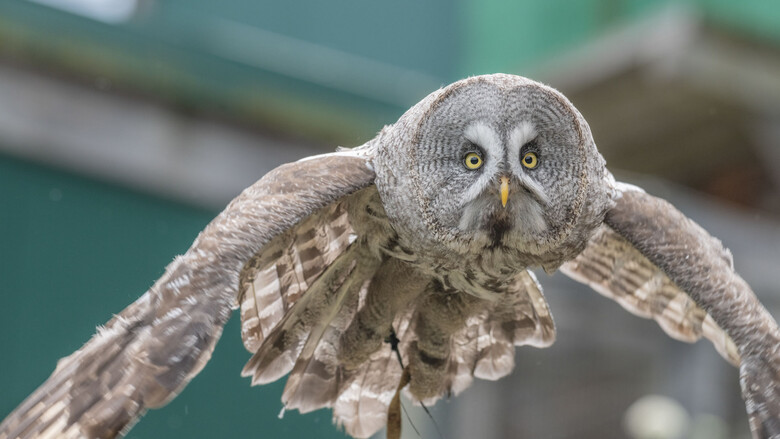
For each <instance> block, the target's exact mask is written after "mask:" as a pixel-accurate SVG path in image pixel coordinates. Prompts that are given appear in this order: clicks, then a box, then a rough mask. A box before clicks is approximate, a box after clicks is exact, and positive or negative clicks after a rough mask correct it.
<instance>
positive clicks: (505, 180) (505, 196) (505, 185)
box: [501, 177, 509, 207]
mask: <svg viewBox="0 0 780 439" xmlns="http://www.w3.org/2000/svg"><path fill="white" fill-rule="evenodd" d="M508 200H509V177H501V205H502V206H504V207H506V202H507V201H508Z"/></svg>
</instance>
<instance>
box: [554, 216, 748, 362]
mask: <svg viewBox="0 0 780 439" xmlns="http://www.w3.org/2000/svg"><path fill="white" fill-rule="evenodd" d="M561 271H562V272H563V273H565V274H566V275H567V276H569V277H571V278H573V279H575V280H577V281H579V282H582V283H584V284H587V285H589V286H590V287H591V288H593V289H594V290H595V291H597V292H599V293H601V294H602V295H604V296H606V297H608V298H610V299H613V300H615V301H616V302H618V303H619V304H620V305H621V306H622V307H623V308H625V309H626V310H628V311H629V312H631V313H633V314H635V315H637V316H640V317H644V318H652V319H654V320H655V321H656V322H658V324H659V326H661V329H663V330H664V332H666V333H667V334H668V335H669V336H670V337H672V338H675V339H677V340H680V341H685V342H688V343H693V342H695V341H697V340H699V339H700V338H701V337H702V336H704V337H705V338H707V339H709V340H710V341H711V342H712V344H713V345H714V346H715V349H716V350H717V351H718V353H720V355H721V356H723V358H725V359H726V360H727V361H729V362H731V363H732V364H734V365H737V366H738V365H739V361H740V360H739V354H738V352H737V348H736V346H735V345H734V342H733V341H732V340H731V338H730V337H729V336H728V335H727V334H726V333H725V332H724V331H723V330H722V329H720V328H719V327H718V325H717V324H716V323H715V321H714V320H712V317H710V316H709V315H708V314H707V313H706V312H705V311H704V310H703V309H701V307H699V306H697V305H696V303H695V302H694V301H693V299H691V297H690V296H689V295H688V294H686V293H685V292H684V291H682V290H681V289H680V288H679V287H677V285H675V284H674V282H672V281H671V279H669V277H668V276H667V275H666V274H664V272H663V271H661V269H659V268H658V267H656V266H655V265H654V264H653V263H651V262H650V261H649V260H648V259H647V258H646V257H644V256H643V255H642V254H641V253H639V251H638V250H637V249H636V248H635V247H634V246H633V245H631V244H630V243H629V242H628V241H627V240H626V239H625V238H623V237H622V236H620V235H619V234H617V233H616V232H615V231H614V230H612V228H610V227H609V226H606V225H602V226H601V227H600V228H599V229H598V231H597V232H596V234H595V235H594V236H593V238H591V240H590V242H589V243H588V246H587V247H586V248H585V250H584V251H583V252H582V253H581V254H580V255H579V256H578V257H577V258H575V259H573V260H572V261H569V262H567V263H565V264H564V265H563V266H562V267H561Z"/></svg>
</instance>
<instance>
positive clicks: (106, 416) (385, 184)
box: [0, 74, 780, 439]
mask: <svg viewBox="0 0 780 439" xmlns="http://www.w3.org/2000/svg"><path fill="white" fill-rule="evenodd" d="M537 267H541V268H542V269H544V270H545V271H546V272H547V273H553V272H556V271H561V272H562V273H564V274H565V275H568V276H570V277H572V278H574V279H575V280H577V281H580V282H583V283H585V284H587V285H589V286H591V287H592V288H593V289H594V290H596V291H597V292H599V293H601V294H603V295H605V296H607V297H610V298H612V299H614V300H616V301H617V302H619V303H620V304H621V305H622V306H623V307H624V308H626V309H627V310H629V311H631V312H632V313H634V314H637V315H640V316H642V317H646V318H652V319H655V320H656V321H657V322H658V324H659V325H660V326H661V327H662V328H663V330H664V331H666V332H667V333H668V334H669V335H670V336H672V337H674V338H676V339H680V340H684V341H688V342H693V341H695V340H697V339H699V338H701V337H704V338H707V339H709V340H710V341H711V342H712V343H713V344H714V346H715V348H716V349H717V350H718V352H720V354H721V355H722V356H723V357H724V358H725V359H726V360H727V361H729V362H731V363H732V364H734V365H735V366H738V367H739V368H740V381H741V386H742V392H743V397H744V399H745V402H746V406H747V412H748V415H749V419H750V426H751V430H752V432H753V437H754V438H776V437H780V388H779V387H778V385H777V383H778V380H779V379H780V375H778V373H779V372H780V331H778V327H777V324H776V323H775V321H774V320H773V318H772V317H771V315H770V314H769V313H768V312H767V311H766V309H765V308H764V307H763V306H762V305H761V304H760V303H759V302H758V300H757V299H756V297H755V295H754V294H753V292H752V291H751V289H750V287H749V286H748V285H747V284H746V283H745V281H743V280H742V278H740V276H739V275H738V274H737V273H736V272H735V271H734V267H733V263H732V258H731V254H730V253H729V251H728V250H726V249H725V248H724V247H723V246H722V244H721V243H720V241H718V240H717V239H715V238H713V237H711V236H710V235H709V234H708V233H707V232H706V231H704V230H703V229H702V228H701V227H699V226H698V225H697V224H695V223H694V222H693V221H691V220H689V219H688V218H686V217H685V216H684V215H683V214H682V213H680V212H679V211H678V210H676V209H675V208H674V207H673V206H671V205H670V204H669V203H667V202H665V201H663V200H661V199H658V198H655V197H653V196H651V195H648V194H647V193H645V192H644V191H643V190H641V189H639V188H637V187H635V186H631V185H628V184H623V183H620V182H617V181H615V179H614V178H613V177H612V175H611V174H610V173H609V171H608V170H607V169H606V167H605V161H604V159H603V158H602V157H601V155H600V154H599V152H598V151H597V149H596V145H595V143H594V141H593V138H592V136H591V133H590V129H589V127H588V124H587V123H586V122H585V120H584V118H583V117H582V115H580V113H579V112H578V111H577V110H576V109H575V108H574V106H573V105H572V104H571V103H570V102H569V101H568V100H567V99H566V97H564V96H563V95H562V94H561V93H559V92H558V91H556V90H554V89H552V88H550V87H547V86H545V85H542V84H540V83H538V82H534V81H532V80H529V79H526V78H523V77H519V76H514V75H506V74H495V75H487V76H477V77H472V78H468V79H465V80H462V81H458V82H455V83H453V84H451V85H449V86H447V87H444V88H442V89H440V90H437V91H435V92H433V93H431V94H430V95H429V96H427V97H426V98H425V99H423V100H422V101H421V102H420V103H418V104H417V105H415V106H413V107H412V108H411V109H409V110H408V111H407V112H406V113H405V114H404V115H403V116H401V118H400V119H399V120H398V121H397V122H396V123H395V124H393V125H389V126H386V127H385V128H384V129H382V130H381V131H380V132H379V133H378V134H377V136H376V137H375V138H373V139H371V140H370V141H368V142H367V143H365V144H364V145H362V146H359V147H356V148H354V149H342V150H340V151H338V152H335V153H332V154H325V155H318V156H313V157H309V158H306V159H303V160H301V161H298V162H295V163H290V164H287V165H284V166H281V167H279V168H277V169H275V170H273V171H271V172H270V173H268V174H267V175H265V176H264V177H263V178H261V179H260V180H259V181H258V182H257V183H255V184H254V185H252V186H250V187H249V188H247V189H246V190H244V192H243V193H242V194H240V195H239V196H238V197H237V198H236V199H234V200H233V201H232V202H231V203H230V204H229V205H228V206H227V208H226V209H225V210H224V211H223V212H222V213H221V214H219V216H217V217H216V218H215V219H214V220H213V221H212V222H211V223H210V224H209V225H208V226H207V227H206V228H205V229H204V230H203V231H202V232H201V233H200V234H199V235H198V237H197V238H196V239H195V242H194V243H193V244H192V247H191V248H190V249H189V250H188V251H187V252H186V253H185V254H184V255H182V256H179V257H177V258H176V259H175V260H174V261H173V262H172V263H171V264H170V265H169V266H168V267H167V269H166V271H165V273H164V275H163V276H162V277H161V278H160V279H159V280H158V281H157V282H156V283H155V284H154V285H153V286H152V287H151V288H150V289H149V290H148V291H147V292H146V293H145V294H144V295H142V296H141V297H140V298H139V299H138V300H137V301H136V302H134V303H133V304H131V305H130V306H128V307H127V308H125V309H124V310H123V311H122V312H120V313H119V314H117V315H116V316H114V318H112V319H111V320H110V321H109V322H108V323H107V324H106V325H105V326H103V327H100V328H99V329H98V331H97V333H96V334H95V336H94V337H92V339H91V340H90V341H88V342H87V343H86V344H85V345H84V346H83V347H82V348H81V349H79V350H78V351H76V352H75V353H73V354H72V355H70V356H68V357H65V358H63V359H61V360H60V361H59V363H58V364H57V367H56V369H55V370H54V372H53V373H52V375H51V377H50V378H49V379H48V380H47V381H46V382H44V383H43V384H42V385H41V387H40V388H38V390H36V391H35V392H34V393H33V394H32V395H31V396H29V397H28V398H27V399H26V400H25V401H24V402H23V403H22V404H21V405H20V406H19V407H18V408H17V409H16V410H15V411H14V412H12V413H11V414H10V415H9V416H8V417H7V418H6V419H5V421H3V423H2V424H1V425H0V439H10V438H50V437H51V438H53V437H57V438H108V437H115V436H117V435H122V434H124V433H125V432H127V431H128V429H129V428H130V426H132V425H133V424H134V422H135V421H136V420H137V419H138V418H139V417H140V416H141V415H142V414H143V413H144V411H145V410H147V409H149V408H157V407H160V406H162V405H164V404H165V403H167V402H168V401H170V400H171V399H172V398H173V397H174V396H175V395H176V394H177V393H179V392H180V391H181V390H182V388H183V387H184V386H185V385H186V384H187V383H188V382H189V381H190V380H191V379H192V378H193V377H194V376H195V375H197V374H198V372H200V370H201V369H203V367H204V366H205V365H206V362H207V361H208V360H209V358H210V356H211V353H212V351H213V349H214V346H215V344H216V342H217V340H218V339H219V337H220V335H221V332H222V327H223V325H224V324H225V322H226V321H227V320H228V318H229V317H230V315H231V312H232V311H233V310H236V309H238V310H240V315H241V335H242V338H243V342H244V345H245V346H246V348H247V349H248V350H249V351H250V352H251V353H252V356H251V358H250V359H249V361H248V362H247V364H246V366H245V367H244V369H243V371H242V374H243V375H244V376H247V377H250V378H251V382H252V384H253V385H258V384H265V383H269V382H272V381H275V380H278V379H280V378H282V377H284V376H286V375H287V376H288V378H287V383H286V386H285V388H284V391H283V394H282V401H283V403H284V405H285V407H286V408H287V409H297V410H299V411H301V412H309V411H312V410H316V409H319V408H323V407H328V408H331V409H332V411H333V418H334V422H335V423H336V424H338V425H339V426H342V427H343V428H344V429H345V430H346V432H347V433H348V434H350V435H351V436H354V437H358V438H365V437H368V436H370V435H372V434H373V433H375V432H377V431H378V430H379V429H380V428H382V427H383V426H384V425H385V424H386V423H387V419H388V407H389V406H390V405H391V401H392V400H393V398H394V396H395V394H396V391H397V388H399V387H401V386H403V385H405V384H406V382H407V381H408V385H407V386H406V388H405V390H404V391H405V392H406V393H407V394H408V395H409V397H410V398H411V399H412V400H413V401H416V402H421V403H425V404H433V403H434V402H435V401H436V400H437V399H439V398H442V397H445V396H447V397H448V396H452V395H457V394H458V393H460V392H461V391H463V390H464V389H466V388H467V387H468V386H469V385H470V384H471V382H472V381H473V379H474V378H475V377H476V378H482V379H487V380H496V379H499V378H501V377H503V376H506V375H507V374H509V373H510V372H511V371H512V368H513V366H514V350H515V346H521V345H531V346H536V347H545V346H549V345H550V344H552V343H553V341H554V340H555V326H554V324H553V319H552V316H551V314H550V310H549V309H548V306H547V303H546V300H545V297H544V295H543V294H542V289H541V286H540V285H539V283H538V282H537V279H536V278H535V276H534V274H533V273H532V272H531V271H529V269H533V268H537ZM402 375H403V376H404V377H405V379H404V381H402V382H401V377H402ZM399 382H400V384H401V386H399Z"/></svg>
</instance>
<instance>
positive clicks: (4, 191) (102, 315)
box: [0, 155, 344, 439]
mask: <svg viewBox="0 0 780 439" xmlns="http://www.w3.org/2000/svg"><path fill="white" fill-rule="evenodd" d="M215 214H216V212H210V211H206V210H203V209H199V208H195V207H191V206H186V205H182V204H178V203H176V202H172V201H170V200H164V199H160V198H156V197H153V196H149V195H145V194H141V193H138V192H133V191H130V190H127V189H123V188H120V187H116V186H112V185H109V184H105V183H102V182H96V181H93V180H90V179H86V178H82V177H77V176H74V175H71V174H68V173H64V172H61V171H57V170H53V169H50V168H46V167H42V166H39V165H36V164H33V163H29V162H24V161H20V160H17V159H12V158H9V157H7V156H2V155H0V304H1V305H0V352H1V353H2V357H1V358H0V418H4V417H5V415H6V414H8V413H9V412H10V411H11V410H13V409H14V408H15V407H16V406H17V405H18V404H19V403H21V402H22V400H23V399H24V398H25V397H26V396H27V395H28V394H29V393H30V392H32V391H33V390H34V389H35V388H36V387H37V386H38V385H39V384H40V383H42V382H43V381H44V380H45V379H46V378H47V377H48V375H49V374H50V373H51V372H52V371H53V370H54V367H55V365H56V362H57V360H58V359H59V358H60V357H63V356H66V355H68V354H70V353H71V352H73V351H74V350H76V349H78V348H79V347H80V346H81V344H82V343H84V342H85V341H87V339H88V338H89V337H90V336H91V335H92V334H93V333H94V332H95V327H96V325H99V324H103V323H105V322H106V321H107V320H108V319H110V318H111V316H112V314H113V313H116V312H118V311H120V310H121V309H122V308H124V307H125V306H126V305H128V304H130V303H131V302H132V301H133V300H135V299H136V298H137V297H138V296H140V295H141V294H142V293H143V292H144V291H145V290H146V289H147V288H148V287H149V286H150V285H151V284H152V283H153V282H154V280H155V279H156V278H157V277H158V276H160V275H161V274H162V273H163V269H164V267H165V266H166V265H167V264H168V263H169V262H170V261H171V260H172V259H173V257H174V256H175V255H177V254H180V253H183V252H184V251H186V249H187V248H188V247H189V245H190V243H191V242H192V240H193V239H194V238H195V235H196V234H197V233H198V232H199V231H200V229H202V228H203V227H204V226H205V225H206V224H207V223H208V221H209V220H210V219H211V218H212V217H213V216H214V215H215ZM248 359H249V353H248V352H247V351H246V350H244V348H243V345H242V344H241V336H240V329H239V319H238V316H235V318H234V319H232V320H231V321H230V322H229V323H228V325H227V327H226V328H225V332H224V336H223V338H222V340H221V341H220V343H219V344H218V345H217V349H216V352H215V354H214V357H213V359H212V361H211V362H210V363H209V364H208V365H207V366H206V368H205V369H204V371H203V372H202V373H201V374H200V375H199V376H197V377H196V378H195V379H194V380H193V382H192V383H191V384H190V385H189V386H188V387H187V388H186V389H185V390H184V391H183V392H182V394H181V395H180V396H179V397H178V398H176V399H175V400H174V401H173V402H172V403H171V404H169V405H168V406H166V407H164V408H163V409H161V410H153V411H151V412H149V414H148V415H147V416H145V418H144V419H143V421H142V422H140V423H139V424H138V425H136V427H135V428H133V430H131V433H130V434H129V435H128V436H127V437H129V438H149V439H152V438H229V437H242V438H283V437H290V438H304V437H305V438H314V437H316V438H341V437H344V435H343V434H341V433H340V432H338V431H337V430H336V428H335V427H334V426H332V424H331V416H330V412H329V411H318V412H315V413H311V414H308V415H305V416H301V415H299V414H298V413H297V412H288V413H287V414H286V415H285V417H284V419H282V420H279V419H277V414H278V413H279V411H280V409H281V402H280V397H281V392H282V388H283V383H281V382H278V383H274V384H272V385H268V386H264V387H255V388H252V387H250V385H249V379H246V378H241V377H240V376H239V374H240V371H241V367H242V366H243V364H244V362H245V361H246V360H248Z"/></svg>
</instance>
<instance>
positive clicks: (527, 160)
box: [525, 155, 534, 165]
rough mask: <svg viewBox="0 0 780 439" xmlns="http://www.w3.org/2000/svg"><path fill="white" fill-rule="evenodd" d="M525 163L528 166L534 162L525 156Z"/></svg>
mask: <svg viewBox="0 0 780 439" xmlns="http://www.w3.org/2000/svg"><path fill="white" fill-rule="evenodd" d="M525 162H526V163H528V164H529V165H530V164H531V163H533V162H534V158H533V157H531V156H530V155H527V156H525Z"/></svg>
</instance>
